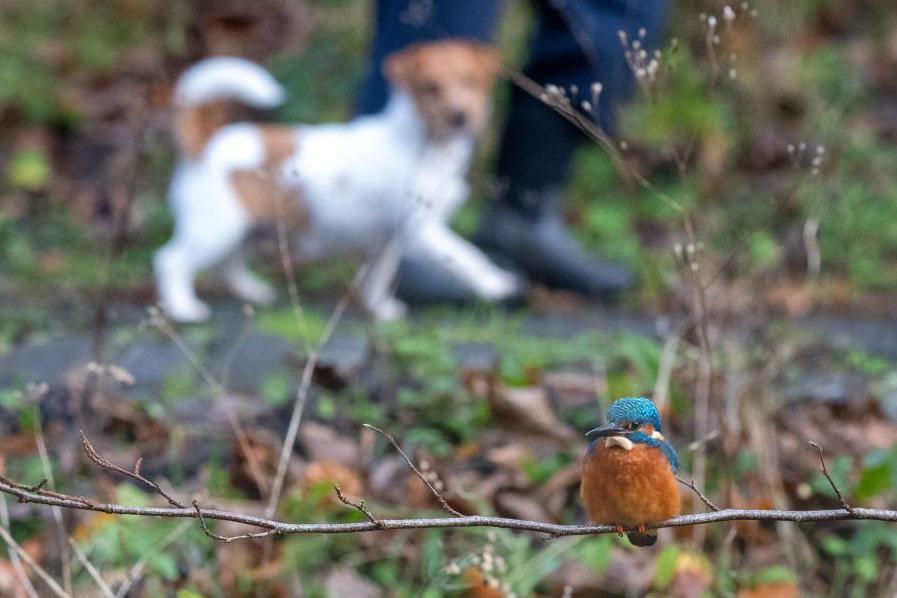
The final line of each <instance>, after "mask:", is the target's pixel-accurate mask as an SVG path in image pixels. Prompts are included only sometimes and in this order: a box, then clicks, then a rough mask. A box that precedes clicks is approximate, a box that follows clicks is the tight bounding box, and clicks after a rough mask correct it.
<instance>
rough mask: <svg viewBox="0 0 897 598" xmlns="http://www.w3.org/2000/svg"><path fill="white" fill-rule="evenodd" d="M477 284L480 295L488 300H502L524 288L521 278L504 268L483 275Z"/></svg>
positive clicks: (517, 293)
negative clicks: (488, 274)
mask: <svg viewBox="0 0 897 598" xmlns="http://www.w3.org/2000/svg"><path fill="white" fill-rule="evenodd" d="M479 286H480V288H479V289H478V290H479V292H480V295H481V296H482V297H483V299H487V300H489V301H504V300H505V299H509V298H511V297H515V296H517V295H520V294H522V293H523V292H524V291H525V290H526V284H525V283H524V282H523V280H522V279H520V278H519V277H518V276H516V275H514V274H511V273H510V272H505V271H504V270H499V271H498V272H495V273H494V274H492V275H490V276H484V277H483V278H482V280H480V281H479Z"/></svg>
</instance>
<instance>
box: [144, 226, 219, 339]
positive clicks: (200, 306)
mask: <svg viewBox="0 0 897 598" xmlns="http://www.w3.org/2000/svg"><path fill="white" fill-rule="evenodd" d="M190 255H191V254H190V251H189V250H188V248H187V247H186V246H185V245H184V244H183V243H179V242H178V241H177V240H176V239H172V240H171V241H170V242H169V243H168V244H166V245H164V246H163V247H162V248H161V249H159V250H158V251H157V252H156V254H155V256H154V257H153V266H154V268H155V271H156V285H157V287H158V291H159V303H160V304H161V305H162V309H164V310H165V312H166V313H167V314H168V315H169V316H170V317H171V318H172V319H173V320H175V321H176V322H201V321H203V320H207V319H208V318H209V316H210V315H211V310H210V309H209V306H208V305H206V304H205V303H203V302H202V301H200V299H199V297H197V296H196V292H195V291H194V289H193V282H194V279H195V278H196V272H197V270H198V268H195V267H194V265H193V263H192V260H191V257H190Z"/></svg>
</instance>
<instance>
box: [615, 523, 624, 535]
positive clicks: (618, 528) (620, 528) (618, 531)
mask: <svg viewBox="0 0 897 598" xmlns="http://www.w3.org/2000/svg"><path fill="white" fill-rule="evenodd" d="M614 527H616V528H617V535H618V536H620V537H621V538H622V537H623V526H622V525H620V524H619V523H617V524H616V525H615V526H614Z"/></svg>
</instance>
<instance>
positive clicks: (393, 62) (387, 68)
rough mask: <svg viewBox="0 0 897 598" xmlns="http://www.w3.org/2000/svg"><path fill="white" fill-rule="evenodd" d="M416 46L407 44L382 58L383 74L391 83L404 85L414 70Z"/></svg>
mask: <svg viewBox="0 0 897 598" xmlns="http://www.w3.org/2000/svg"><path fill="white" fill-rule="evenodd" d="M417 52H418V48H416V47H415V46H413V45H412V46H409V47H407V48H404V49H402V50H398V51H396V52H393V53H392V54H390V55H389V56H387V57H386V58H385V59H384V60H383V76H384V77H386V80H387V81H389V83H390V84H392V85H398V86H404V85H406V84H407V83H408V78H409V76H410V75H411V73H412V72H414V63H415V61H416V59H417Z"/></svg>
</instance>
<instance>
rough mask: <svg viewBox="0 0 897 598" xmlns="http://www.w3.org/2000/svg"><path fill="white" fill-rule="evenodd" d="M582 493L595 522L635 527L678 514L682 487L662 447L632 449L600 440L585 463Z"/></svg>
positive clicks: (591, 517)
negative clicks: (607, 444) (609, 444)
mask: <svg viewBox="0 0 897 598" xmlns="http://www.w3.org/2000/svg"><path fill="white" fill-rule="evenodd" d="M580 496H582V501H583V503H584V504H585V507H586V513H587V514H588V516H589V520H590V521H592V522H594V523H611V524H615V525H616V524H619V525H622V526H624V527H635V526H638V525H641V524H644V523H657V522H660V521H664V520H666V519H669V518H670V517H675V516H676V515H678V514H679V488H678V486H677V485H676V478H675V477H674V476H673V470H672V468H671V467H670V463H669V461H667V459H666V457H664V456H663V453H662V452H661V451H660V449H659V448H656V447H649V446H646V445H644V444H636V445H635V446H634V447H633V448H632V450H626V449H625V448H623V447H621V446H610V447H607V446H605V441H604V439H601V440H599V441H598V443H597V445H596V446H595V450H594V451H593V452H592V454H591V455H590V456H589V457H586V460H585V462H584V463H583V471H582V485H581V487H580Z"/></svg>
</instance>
